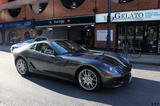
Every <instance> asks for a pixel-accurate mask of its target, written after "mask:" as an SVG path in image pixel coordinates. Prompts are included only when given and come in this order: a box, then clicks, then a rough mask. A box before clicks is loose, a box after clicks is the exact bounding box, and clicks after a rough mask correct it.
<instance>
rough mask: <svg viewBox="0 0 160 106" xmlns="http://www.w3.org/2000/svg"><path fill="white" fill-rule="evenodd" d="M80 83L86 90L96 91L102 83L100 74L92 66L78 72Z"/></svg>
mask: <svg viewBox="0 0 160 106" xmlns="http://www.w3.org/2000/svg"><path fill="white" fill-rule="evenodd" d="M78 83H79V85H80V87H81V88H83V89H84V90H86V91H94V90H96V89H98V88H100V85H101V81H100V76H99V75H98V73H97V72H96V71H95V70H93V69H91V68H84V69H82V70H81V71H80V72H79V73H78Z"/></svg>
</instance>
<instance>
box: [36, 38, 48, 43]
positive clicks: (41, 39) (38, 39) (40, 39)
mask: <svg viewBox="0 0 160 106" xmlns="http://www.w3.org/2000/svg"><path fill="white" fill-rule="evenodd" d="M43 40H47V38H37V39H35V41H36V42H38V41H43Z"/></svg>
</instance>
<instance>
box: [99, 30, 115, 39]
mask: <svg viewBox="0 0 160 106" xmlns="http://www.w3.org/2000/svg"><path fill="white" fill-rule="evenodd" d="M107 35H108V30H97V41H106V40H107ZM110 38H111V39H110V41H113V30H111V36H110Z"/></svg>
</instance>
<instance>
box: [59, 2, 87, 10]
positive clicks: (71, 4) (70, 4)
mask: <svg viewBox="0 0 160 106" xmlns="http://www.w3.org/2000/svg"><path fill="white" fill-rule="evenodd" d="M84 1H85V0H61V2H62V4H63V5H64V7H66V8H68V9H75V8H78V7H79V6H80V5H82V3H83V2H84Z"/></svg>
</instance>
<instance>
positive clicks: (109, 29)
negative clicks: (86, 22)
mask: <svg viewBox="0 0 160 106" xmlns="http://www.w3.org/2000/svg"><path fill="white" fill-rule="evenodd" d="M107 22H108V25H107V27H108V31H107V40H106V46H107V50H110V48H111V0H108V16H107Z"/></svg>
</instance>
